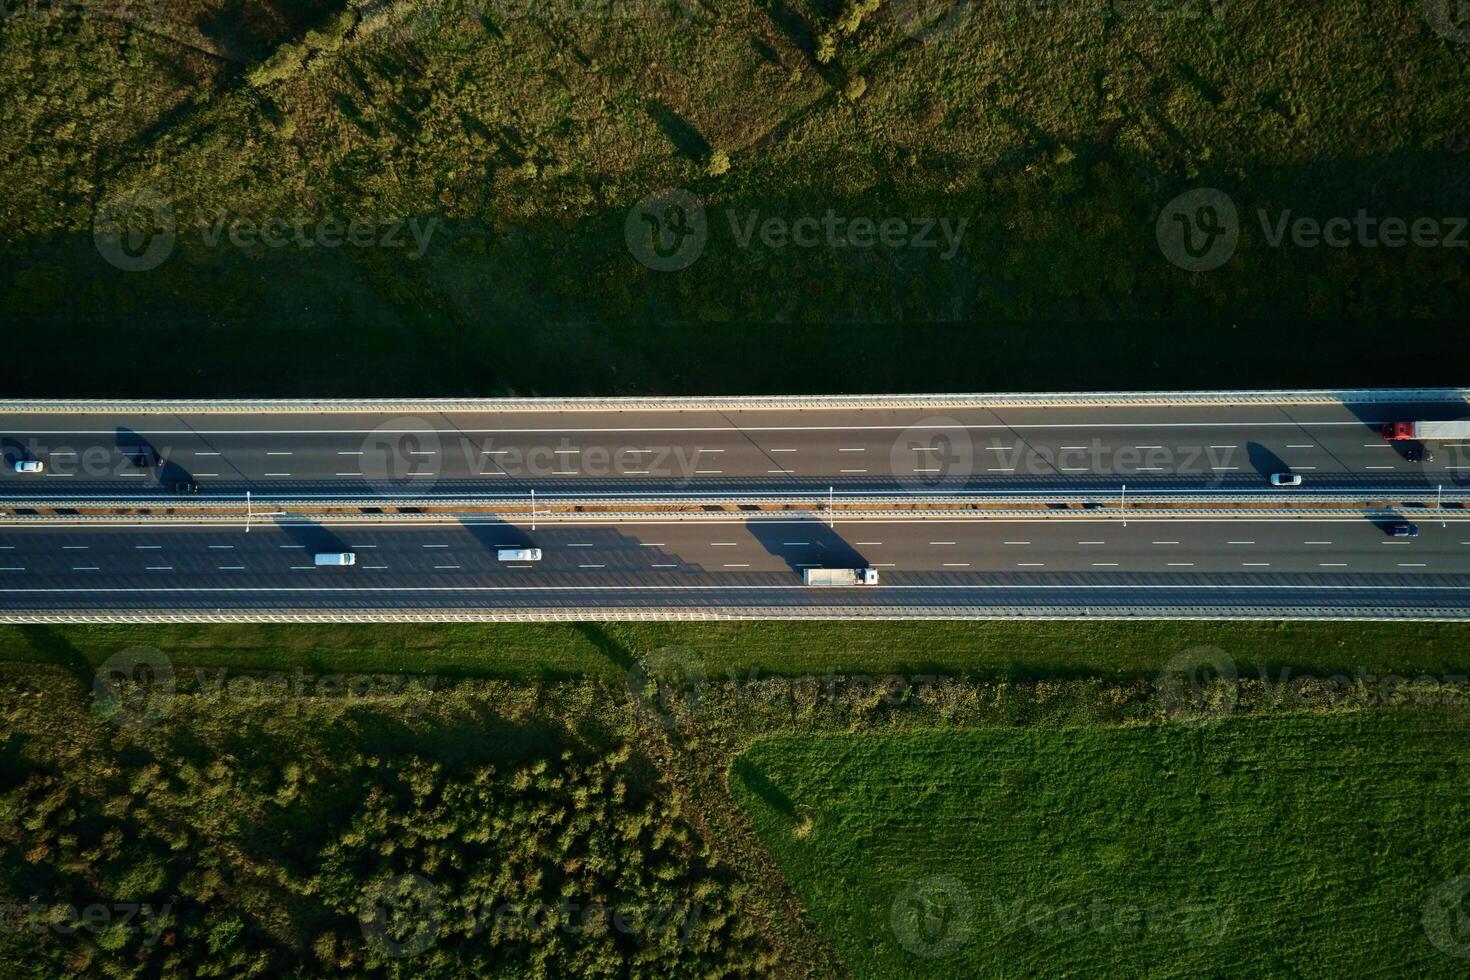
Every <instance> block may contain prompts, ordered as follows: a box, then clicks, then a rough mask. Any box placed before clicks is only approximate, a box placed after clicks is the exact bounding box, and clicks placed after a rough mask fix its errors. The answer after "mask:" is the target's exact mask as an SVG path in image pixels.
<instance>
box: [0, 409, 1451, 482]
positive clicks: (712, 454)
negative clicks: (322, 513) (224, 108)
mask: <svg viewBox="0 0 1470 980" xmlns="http://www.w3.org/2000/svg"><path fill="white" fill-rule="evenodd" d="M1460 417H1470V406H1467V405H1463V404H1460V405H1453V404H1451V405H1446V404H1443V403H1433V404H1413V403H1407V404H1385V405H1337V406H1260V405H1240V406H1209V407H1200V406H1186V407H1176V408H1159V407H1118V408H1111V407H1105V408H1099V407H1088V408H1008V409H995V408H970V409H963V410H954V411H949V412H944V413H936V412H933V411H921V410H894V409H887V408H879V409H867V410H863V409H842V410H807V411H744V412H719V411H706V410H688V411H677V412H669V411H664V412H647V411H628V412H609V413H584V412H514V413H509V412H503V413H495V412H482V413H425V414H421V415H394V416H387V415H377V414H356V413H334V414H330V415H290V414H278V413H271V414H261V415H246V414H242V415H222V414H202V415H193V416H190V415H176V414H172V413H165V414H150V415H122V416H116V415H101V414H86V415H77V414H66V415H44V414H34V413H30V414H16V413H7V414H3V415H0V455H3V458H4V460H5V462H6V464H7V465H6V466H5V467H4V469H3V471H0V481H3V486H0V497H3V498H8V499H19V498H28V499H45V498H48V497H50V498H61V497H70V496H76V495H82V494H85V495H98V496H113V497H134V496H144V497H147V496H160V495H166V494H167V493H168V492H169V488H170V487H172V486H173V485H174V484H175V483H177V482H178V481H180V480H185V479H192V480H194V481H196V482H197V483H199V485H200V488H201V491H202V492H203V493H204V494H206V495H211V494H212V495H232V496H238V495H242V494H243V493H244V492H245V491H247V490H249V491H252V492H253V493H254V494H255V495H256V496H257V497H259V498H260V499H263V500H268V499H272V498H286V497H290V498H296V499H300V498H303V497H343V496H373V495H378V496H411V497H427V496H443V497H458V496H464V495H481V496H485V495H489V496H493V495H504V496H516V495H520V496H524V495H526V494H528V493H529V491H530V490H532V489H535V490H537V491H538V493H541V494H545V495H548V496H550V495H557V494H564V495H566V494H576V495H588V494H620V493H621V494H649V493H664V494H674V495H710V494H721V493H726V494H756V493H771V492H794V491H807V492H818V491H825V490H826V489H827V488H828V487H833V488H835V489H836V491H837V492H839V493H883V492H898V493H932V492H936V491H948V492H987V491H1005V492H1018V491H1023V492H1032V491H1036V492H1044V491H1047V490H1078V489H1097V490H1103V489H1107V488H1116V487H1118V486H1119V485H1120V484H1123V483H1126V484H1127V485H1128V486H1130V487H1136V488H1137V489H1138V490H1139V491H1140V492H1147V491H1148V490H1149V489H1151V488H1153V489H1182V490H1201V491H1211V492H1231V491H1235V490H1259V489H1261V488H1262V486H1263V481H1264V480H1265V479H1266V478H1267V477H1269V475H1270V474H1271V473H1275V472H1281V471H1284V470H1291V471H1293V472H1297V473H1300V474H1301V475H1302V476H1303V478H1304V484H1303V486H1302V488H1301V489H1300V490H1299V491H1298V492H1299V493H1301V494H1311V493H1314V492H1322V491H1330V490H1335V489H1348V490H1354V491H1359V490H1361V491H1369V490H1380V489H1381V490H1392V489H1432V488H1435V487H1438V486H1446V487H1454V488H1459V487H1470V440H1464V441H1460V442H1450V443H1446V444H1443V445H1440V446H1437V447H1435V448H1434V452H1435V458H1434V460H1433V461H1432V462H1428V461H1412V460H1410V459H1409V458H1408V448H1409V447H1408V446H1406V445H1404V444H1393V443H1388V442H1385V441H1384V440H1383V439H1382V438H1381V437H1380V436H1379V434H1378V431H1377V430H1378V426H1379V425H1381V424H1382V423H1383V422H1386V421H1394V420H1403V419H1416V418H1426V419H1428V418H1435V419H1439V418H1460ZM144 452H147V453H150V454H151V453H156V454H157V455H158V457H160V458H161V459H162V460H163V465H161V466H158V467H153V466H147V467H139V466H135V465H133V462H132V460H133V459H134V458H136V457H138V456H140V455H142V454H143V453H144ZM22 458H25V459H39V460H42V461H43V462H44V463H45V464H46V469H45V471H44V472H43V473H41V474H34V475H23V474H17V473H15V472H14V471H13V463H14V462H15V461H16V460H17V459H22Z"/></svg>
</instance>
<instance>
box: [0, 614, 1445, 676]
mask: <svg viewBox="0 0 1470 980" xmlns="http://www.w3.org/2000/svg"><path fill="white" fill-rule="evenodd" d="M1467 639H1470V624H1460V623H1409V622H1392V623H1356V622H1298V623H1257V622H1241V623H1225V622H1019V621H1016V622H1007V621H987V622H940V621H935V622H845V623H844V622H832V623H816V622H789V621H787V622H782V621H771V622H723V623H718V622H717V623H361V624H352V623H332V624H319V625H313V624H279V625H272V624H261V623H228V624H166V623H139V624H96V625H89V624H57V625H42V624H33V625H4V626H0V661H11V662H18V663H35V662H43V663H54V664H58V665H61V666H64V667H71V668H74V669H78V670H82V671H84V672H87V671H90V670H91V669H93V668H95V667H96V666H97V665H99V664H101V663H102V662H103V661H105V660H107V659H108V658H109V657H111V656H113V655H114V654H117V653H120V652H121V651H123V650H125V649H127V648H129V647H134V646H151V647H156V648H158V649H159V650H161V651H163V653H164V654H166V655H167V656H168V657H169V659H170V661H171V662H172V663H173V665H174V666H175V667H177V668H192V667H201V668H219V667H228V668H230V669H232V670H244V671H280V670H288V671H289V670H295V669H297V668H300V669H302V670H304V671H306V672H307V673H318V674H320V673H343V672H347V673H393V674H396V673H408V674H418V675H436V676H440V677H500V678H508V679H555V678H568V677H587V676H602V677H606V678H608V679H618V678H620V677H622V676H623V675H624V674H626V673H627V671H628V670H629V669H631V668H632V666H633V664H634V663H635V662H636V661H637V660H639V659H640V658H642V657H645V656H647V655H649V654H652V653H657V652H659V651H666V650H667V649H669V648H671V647H672V648H677V649H678V650H680V651H681V652H687V653H688V655H689V656H691V657H693V658H694V659H695V660H696V661H697V662H699V663H700V664H702V666H703V670H704V674H705V677H706V679H708V680H709V681H712V682H719V681H726V680H752V679H758V678H762V677H771V676H787V677H792V676H802V675H826V674H841V675H868V676H874V677H877V676H886V675H892V674H900V675H904V676H915V675H926V674H944V675H964V676H969V677H974V678H977V679H983V680H990V679H1002V680H1005V679H1010V680H1032V679H1035V680H1040V679H1055V678H1072V677H1103V678H1113V679H1126V678H1132V677H1152V676H1154V675H1155V674H1157V673H1158V671H1159V670H1160V669H1161V668H1162V667H1163V665H1164V664H1166V663H1168V662H1169V661H1170V660H1171V658H1173V657H1175V656H1177V655H1179V654H1181V653H1183V652H1185V651H1188V650H1195V649H1198V648H1199V647H1215V648H1218V649H1219V650H1220V651H1221V652H1223V653H1224V654H1225V655H1226V656H1228V657H1229V658H1230V659H1231V660H1232V661H1233V662H1234V664H1235V666H1236V668H1237V669H1238V670H1239V672H1240V676H1241V677H1242V678H1256V677H1259V676H1261V675H1262V673H1263V672H1264V673H1265V674H1266V676H1268V677H1270V678H1273V679H1274V678H1279V677H1280V676H1281V671H1282V670H1287V671H1289V676H1293V677H1295V676H1300V675H1302V674H1317V675H1327V674H1333V673H1335V672H1344V673H1348V674H1351V673H1352V672H1354V671H1357V670H1362V671H1366V672H1369V673H1372V674H1375V675H1387V674H1398V675H1411V676H1412V675H1416V674H1429V675H1433V676H1436V677H1440V678H1444V677H1451V676H1455V675H1462V674H1466V673H1467V672H1470V643H1467V642H1466V640H1467Z"/></svg>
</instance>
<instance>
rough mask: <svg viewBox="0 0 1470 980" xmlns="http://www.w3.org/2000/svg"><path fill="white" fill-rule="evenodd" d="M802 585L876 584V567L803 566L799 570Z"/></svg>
mask: <svg viewBox="0 0 1470 980" xmlns="http://www.w3.org/2000/svg"><path fill="white" fill-rule="evenodd" d="M801 583H802V584H803V585H817V586H827V587H831V586H842V585H877V584H878V569H876V568H804V569H802V571H801Z"/></svg>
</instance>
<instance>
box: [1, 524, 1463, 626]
mask: <svg viewBox="0 0 1470 980" xmlns="http://www.w3.org/2000/svg"><path fill="white" fill-rule="evenodd" d="M1417 526H1418V527H1419V529H1420V535H1419V536H1418V537H1416V538H1396V537H1392V536H1391V535H1390V534H1389V533H1388V527H1387V525H1386V524H1375V523H1373V522H1371V521H1368V520H1362V519H1352V518H1348V519H1333V520H1300V519H1282V520H1274V521H1265V520H1232V519H1221V520H1194V519H1168V520H1136V519H1130V520H1129V521H1128V524H1127V526H1126V527H1125V526H1124V525H1123V523H1122V521H1121V520H1118V519H1105V520H1090V519H1087V520H1083V519H1056V518H1052V519H1044V518H1043V519H1033V520H1014V521H998V520H952V521H951V520H946V521H937V520H915V521H853V522H841V521H839V522H838V523H837V524H836V526H835V527H832V526H829V525H827V524H825V523H822V522H820V521H815V520H779V519H775V520H750V521H746V522H743V523H737V522H729V521H721V522H713V521H712V522H657V521H647V522H637V523H634V522H618V523H588V524H576V525H556V526H552V527H546V526H541V527H539V528H538V529H537V530H535V531H531V530H530V528H529V527H528V526H526V525H525V524H511V523H504V522H498V521H493V520H490V521H481V520H474V521H467V522H465V523H462V524H445V523H422V524H401V523H393V524H387V523H382V524H352V525H335V526H322V525H317V524H311V523H294V522H293V523H279V524H266V525H261V524H256V525H254V526H253V527H252V529H251V530H250V531H249V532H248V533H247V532H246V531H245V530H244V528H243V527H242V526H241V525H239V524H223V523H222V524H219V525H213V526H211V525H202V526H200V525H190V526H180V525H176V524H175V525H168V524H153V525H149V524H146V523H144V524H135V525H134V524H130V525H122V526H119V525H105V526H91V527H88V526H77V525H67V526H61V527H11V528H9V529H3V530H0V613H12V614H14V613H25V612H58V611H60V612H64V611H68V610H97V609H102V610H114V611H118V612H127V611H149V610H152V611H159V610H172V611H204V612H213V611H219V612H232V611H251V610H256V611H259V610H322V609H337V610H342V611H351V610H370V609H371V610H393V609H400V610H422V609H441V610H510V609H530V610H535V609H566V608H574V607H585V608H597V609H624V610H627V609H640V608H642V609H649V608H660V609H711V610H736V609H750V608H760V609H764V610H767V611H776V612H779V611H782V610H786V611H789V612H791V613H799V612H801V611H804V610H805V611H810V610H814V609H819V608H831V609H836V610H839V611H840V610H849V611H854V612H856V611H861V610H868V611H873V610H879V609H887V610H899V609H919V608H925V607H927V608H933V607H946V608H954V607H967V608H971V609H976V610H979V609H991V608H995V609H998V608H1002V607H1004V608H1008V609H1017V608H1020V609H1026V608H1033V609H1042V608H1045V609H1048V610H1052V611H1058V610H1061V611H1070V612H1078V613H1080V612H1084V611H1087V612H1093V613H1107V612H1110V611H1130V612H1138V613H1139V614H1148V613H1150V612H1153V613H1159V612H1168V611H1173V610H1178V609H1181V608H1188V609H1191V610H1195V611H1196V612H1200V611H1203V612H1206V613H1207V612H1211V611H1213V612H1218V613H1238V612H1242V611H1246V610H1257V609H1261V608H1267V607H1269V608H1282V607H1290V608H1295V609H1304V610H1321V611H1328V612H1330V611H1340V610H1349V611H1351V610H1357V611H1364V610H1369V609H1399V610H1418V611H1421V612H1422V613H1424V614H1431V613H1440V614H1448V615H1452V614H1456V613H1458V612H1460V611H1464V610H1467V609H1470V574H1466V572H1467V570H1470V521H1449V522H1448V523H1447V524H1445V525H1444V526H1441V524H1440V522H1438V521H1428V520H1420V521H1419V522H1418V524H1417ZM527 546H534V547H538V548H541V549H542V551H543V554H544V558H543V560H542V561H540V562H537V563H530V562H501V561H498V560H497V558H496V549H497V548H501V547H527ZM342 551H350V552H352V553H354V554H355V555H356V557H357V564H356V565H355V566H353V567H347V568H318V567H315V566H314V564H313V560H312V559H313V555H314V554H316V553H317V552H342ZM858 566H872V567H876V568H878V569H879V571H880V574H881V581H880V583H879V585H877V586H875V587H847V588H827V589H816V588H808V587H805V586H802V585H801V584H800V583H801V579H800V573H801V570H802V569H803V568H806V567H858Z"/></svg>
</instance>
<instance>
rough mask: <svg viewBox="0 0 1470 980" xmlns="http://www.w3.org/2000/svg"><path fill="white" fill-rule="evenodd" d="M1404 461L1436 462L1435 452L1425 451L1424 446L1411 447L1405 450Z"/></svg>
mask: <svg viewBox="0 0 1470 980" xmlns="http://www.w3.org/2000/svg"><path fill="white" fill-rule="evenodd" d="M1404 459H1406V460H1408V461H1409V462H1411V463H1432V462H1434V450H1432V449H1425V448H1424V447H1423V446H1410V447H1409V448H1408V449H1406V450H1404Z"/></svg>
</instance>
